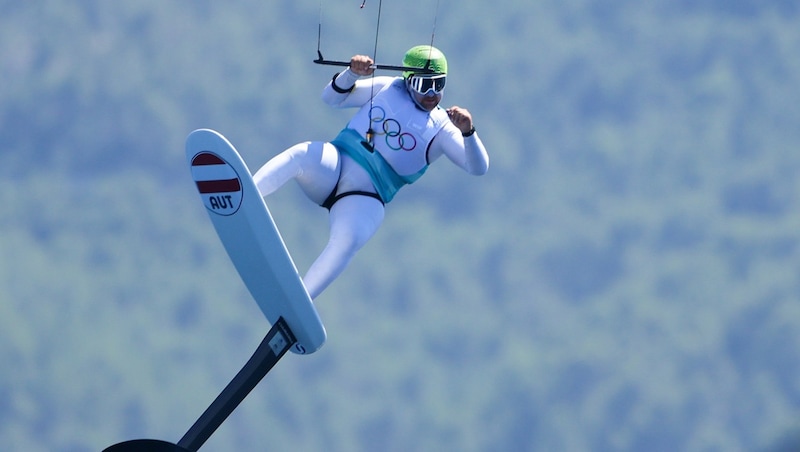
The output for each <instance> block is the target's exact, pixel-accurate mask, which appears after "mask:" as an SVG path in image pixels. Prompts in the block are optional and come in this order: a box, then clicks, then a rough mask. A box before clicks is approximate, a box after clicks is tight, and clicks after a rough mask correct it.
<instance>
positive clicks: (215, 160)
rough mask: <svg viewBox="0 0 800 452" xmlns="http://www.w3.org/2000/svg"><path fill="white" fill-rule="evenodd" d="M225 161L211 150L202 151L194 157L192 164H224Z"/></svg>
mask: <svg viewBox="0 0 800 452" xmlns="http://www.w3.org/2000/svg"><path fill="white" fill-rule="evenodd" d="M224 164H225V161H224V160H222V159H221V158H219V157H217V156H216V155H214V154H212V153H210V152H202V153H200V154H197V155H195V156H194V158H193V159H192V166H201V165H224Z"/></svg>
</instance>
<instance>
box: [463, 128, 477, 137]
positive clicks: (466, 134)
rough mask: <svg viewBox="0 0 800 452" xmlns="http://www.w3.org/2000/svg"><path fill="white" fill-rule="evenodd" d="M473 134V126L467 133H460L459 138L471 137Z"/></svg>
mask: <svg viewBox="0 0 800 452" xmlns="http://www.w3.org/2000/svg"><path fill="white" fill-rule="evenodd" d="M474 133H475V126H472V128H471V129H469V132H461V136H462V137H464V138H466V137H471V136H472V135H473V134H474Z"/></svg>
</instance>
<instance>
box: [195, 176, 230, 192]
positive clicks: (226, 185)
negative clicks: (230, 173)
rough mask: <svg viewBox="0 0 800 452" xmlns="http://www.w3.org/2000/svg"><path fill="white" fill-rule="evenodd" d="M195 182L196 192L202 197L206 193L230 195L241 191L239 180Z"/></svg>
mask: <svg viewBox="0 0 800 452" xmlns="http://www.w3.org/2000/svg"><path fill="white" fill-rule="evenodd" d="M195 182H196V183H197V190H198V191H200V193H202V194H204V195H205V194H208V193H230V192H235V191H240V190H241V189H242V186H241V185H240V184H239V179H227V180H199V181H195Z"/></svg>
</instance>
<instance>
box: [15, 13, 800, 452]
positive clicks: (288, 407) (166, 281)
mask: <svg viewBox="0 0 800 452" xmlns="http://www.w3.org/2000/svg"><path fill="white" fill-rule="evenodd" d="M378 3H379V2H377V1H372V0H367V2H366V5H365V7H364V8H363V9H359V4H360V1H336V2H331V1H329V2H323V5H322V8H321V14H320V4H319V3H318V2H311V1H307V0H293V1H282V0H276V1H254V0H234V1H226V2H212V1H211V0H191V1H189V0H138V1H135V2H116V1H115V2H111V1H100V0H82V1H75V2H63V1H56V0H38V1H32V2H19V1H8V0H3V1H0V7H1V9H2V11H3V14H2V15H0V80H2V88H0V138H2V141H1V143H2V149H1V150H0V205H2V206H3V209H2V213H0V250H2V256H3V259H2V261H0V361H1V362H2V366H1V367H0V444H2V446H1V447H2V449H3V450H12V451H26V452H36V451H98V450H101V449H102V448H104V447H106V446H108V445H110V444H112V443H115V442H119V441H122V440H126V439H132V438H139V437H149V438H161V439H167V440H172V441H177V440H178V439H179V438H180V436H181V435H182V434H183V433H184V432H185V431H186V429H188V427H189V426H190V425H191V423H192V422H193V421H194V420H195V419H196V418H197V417H198V416H199V415H200V413H201V412H202V411H203V410H204V409H205V407H206V406H207V405H208V404H209V403H210V402H211V400H212V399H213V397H215V396H216V395H217V394H218V393H219V391H220V390H221V389H222V387H223V386H224V385H225V384H226V383H227V382H228V381H229V380H230V379H231V378H232V377H233V375H234V374H235V373H236V372H237V371H238V370H239V368H240V367H241V366H242V365H243V364H244V362H245V361H246V360H247V358H248V357H249V356H250V354H251V353H252V352H253V351H254V350H255V347H256V346H257V345H258V343H259V341H260V339H261V338H262V337H263V335H264V334H265V333H266V330H267V328H268V324H267V322H266V320H265V319H264V318H263V316H262V315H261V314H260V312H259V310H258V308H257V306H256V304H255V303H254V302H253V301H252V300H251V298H250V297H249V295H248V294H247V292H246V290H245V289H244V287H243V286H242V284H241V282H240V281H239V279H238V277H237V275H236V273H235V271H234V269H233V267H232V265H231V264H230V262H229V261H228V258H227V256H226V255H225V252H224V250H223V248H222V246H221V245H220V243H219V241H218V239H217V237H216V235H215V233H214V231H213V228H212V226H211V223H210V221H209V220H208V218H207V214H206V212H205V210H204V209H203V207H202V205H201V203H200V201H199V199H198V196H197V193H196V192H195V188H194V186H193V183H192V181H191V178H190V175H189V171H188V169H187V165H186V162H185V161H184V155H183V143H184V139H185V137H186V135H187V134H188V133H189V132H190V131H191V130H193V129H196V128H200V127H211V128H214V129H216V130H219V131H220V132H222V133H223V134H225V135H226V136H227V137H228V138H229V139H230V140H231V141H232V142H233V143H234V145H236V146H237V147H238V149H239V150H240V152H241V153H242V154H243V156H244V158H245V160H246V161H247V162H248V164H249V165H250V167H251V169H253V168H257V167H258V166H260V165H261V164H262V163H263V162H265V161H266V160H267V159H268V158H269V157H271V156H273V155H275V154H276V153H278V152H280V151H281V150H283V149H284V148H286V147H288V146H290V145H292V144H294V143H296V142H300V141H305V140H327V139H331V138H332V137H334V136H335V134H336V133H337V132H338V130H339V129H340V128H341V127H342V126H343V125H344V124H345V123H346V121H347V119H348V118H349V115H350V114H351V112H349V111H337V110H333V109H331V108H329V107H327V106H325V105H324V104H323V103H322V101H321V100H320V98H319V94H320V92H321V89H322V87H323V86H324V85H325V84H326V83H327V82H328V81H329V80H330V77H331V76H332V74H333V72H334V69H332V68H330V67H322V66H318V65H314V64H313V63H312V59H313V58H315V57H316V52H315V50H316V45H317V26H318V21H319V20H320V16H321V17H322V50H323V52H324V53H325V56H326V57H327V58H331V59H348V58H349V57H350V56H351V55H353V54H356V53H363V54H371V53H372V51H373V45H374V39H375V18H376V16H377V14H376V13H377V7H378ZM383 3H384V5H383V13H382V21H381V30H380V36H379V38H380V39H379V44H378V55H377V56H378V60H379V61H380V62H383V63H386V64H398V63H399V61H400V59H401V58H402V54H403V52H404V51H405V50H406V49H407V48H409V47H411V46H412V45H415V44H419V43H428V42H430V40H431V32H432V30H433V28H434V22H435V30H436V33H435V44H436V45H437V46H438V47H440V48H441V49H442V50H443V51H444V52H445V53H446V54H447V55H448V58H449V62H450V77H449V81H448V88H447V92H446V94H445V98H444V104H445V105H446V106H449V105H454V104H457V105H462V106H466V107H468V108H469V109H470V110H471V111H472V113H473V115H474V117H475V124H476V126H477V128H478V130H479V133H480V135H481V137H482V139H483V141H484V143H485V144H486V146H487V148H488V150H489V151H490V153H491V158H492V161H491V168H490V171H489V173H488V174H487V175H486V176H484V177H481V178H474V177H471V176H468V175H466V174H464V173H463V172H461V171H460V170H458V169H457V168H455V167H454V166H452V165H450V164H448V163H447V162H446V161H444V160H443V161H441V162H438V163H437V164H436V165H434V167H433V168H432V169H431V170H430V171H429V173H428V174H427V176H426V177H425V178H423V179H422V180H420V181H419V182H418V183H416V184H415V185H413V186H411V187H408V188H406V189H405V190H404V191H402V192H401V193H400V194H399V195H398V197H397V198H396V199H395V200H394V201H393V202H392V203H391V204H390V205H389V209H388V211H387V218H386V221H385V223H384V225H383V227H382V229H381V230H380V231H379V232H378V234H377V236H376V237H375V238H374V239H373V240H372V241H371V242H370V243H369V244H368V245H367V246H366V247H365V249H364V250H363V251H362V252H361V253H360V254H359V255H358V256H357V257H356V259H355V261H354V262H353V264H352V265H351V266H350V268H349V269H348V270H347V271H346V272H345V274H344V275H343V276H342V277H341V278H340V279H339V280H337V281H336V282H335V283H334V284H333V286H331V287H330V289H329V290H328V291H327V292H325V293H324V294H323V295H322V296H321V297H320V298H319V299H318V300H317V306H318V309H319V311H320V315H321V317H322V319H323V321H324V323H325V325H326V327H327V330H328V334H329V338H328V342H327V343H326V345H325V346H324V347H323V348H322V349H321V350H320V351H319V352H317V353H315V354H313V355H310V356H302V357H301V356H296V355H290V356H287V357H286V358H284V359H283V360H282V361H281V362H280V363H279V364H278V366H277V367H276V368H275V369H274V370H273V371H272V372H271V373H270V375H269V376H268V377H267V378H266V379H265V380H264V381H263V382H262V383H261V385H260V386H259V387H258V388H256V390H255V391H254V392H253V393H252V394H251V395H250V396H249V397H248V398H247V399H246V400H245V402H244V403H243V404H242V406H241V407H240V408H239V409H238V410H237V411H236V412H235V413H234V414H233V416H232V417H231V418H230V419H229V420H228V421H227V422H226V423H225V424H224V425H223V426H222V428H220V430H218V431H217V433H216V434H215V435H214V436H213V437H212V438H211V440H210V441H209V442H208V443H207V445H206V446H205V447H204V449H203V450H210V451H214V450H217V451H228V450H237V451H263V450H296V451H321V450H325V451H334V452H335V451H376V450H384V451H409V450H420V451H439V450H460V451H497V450H509V451H510V450H520V451H522V450H525V451H539V450H542V451H545V450H547V451H556V450H558V451H643V450H647V451H676V450H683V451H716V450H720V451H723V450H724V451H738V450H742V451H789V450H797V449H798V448H799V447H800V433H799V432H800V417H799V416H800V305H798V298H800V182H798V177H797V174H798V173H800V152H798V151H800V149H799V148H800V27H798V23H800V20H799V19H800V4H799V3H797V2H796V1H794V0H691V1H689V0H685V1H684V0H648V1H638V0H612V1H598V0H566V1H563V0H538V1H529V0H524V1H522V0H520V1H510V2H501V3H494V2H486V1H479V0H460V1H457V2H456V1H453V0H441V1H440V2H439V1H437V2H434V1H432V0H416V1H403V2H400V1H386V2H383ZM437 3H440V6H439V8H438V15H436V14H435V11H436V9H437V7H436V4H437ZM435 16H436V21H434V18H435ZM268 203H269V204H270V207H271V209H272V211H273V214H274V215H275V217H276V221H277V223H278V226H279V228H280V229H281V231H282V233H283V234H284V236H285V239H286V241H287V244H288V246H289V249H290V250H291V252H292V254H293V256H294V257H295V260H296V262H297V265H298V267H299V269H300V270H301V271H304V270H305V269H306V268H307V267H308V265H309V264H310V263H311V262H312V260H313V259H314V258H315V257H316V255H317V254H318V253H319V251H320V250H321V248H322V247H323V246H324V244H325V241H326V239H327V216H326V213H325V211H324V210H323V209H320V208H318V207H315V206H313V205H312V204H311V203H310V202H308V201H306V200H305V198H304V197H303V195H302V193H301V192H300V190H299V189H297V188H296V187H295V186H293V185H292V186H287V188H285V189H283V190H282V191H280V192H279V193H276V194H275V195H273V196H271V197H270V198H269V199H268Z"/></svg>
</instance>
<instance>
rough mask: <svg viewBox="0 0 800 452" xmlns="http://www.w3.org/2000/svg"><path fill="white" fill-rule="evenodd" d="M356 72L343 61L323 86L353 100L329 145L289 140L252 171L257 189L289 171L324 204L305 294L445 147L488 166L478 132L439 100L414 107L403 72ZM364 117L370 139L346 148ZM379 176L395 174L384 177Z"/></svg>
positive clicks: (337, 267) (330, 99) (462, 161)
mask: <svg viewBox="0 0 800 452" xmlns="http://www.w3.org/2000/svg"><path fill="white" fill-rule="evenodd" d="M358 79H359V77H358V75H356V74H354V73H352V72H351V71H350V70H349V69H346V70H344V71H342V72H341V73H339V74H337V76H336V77H334V79H333V80H332V81H331V82H330V83H328V85H327V86H326V87H325V89H324V90H323V92H322V99H323V100H324V101H325V103H327V104H328V105H331V106H333V107H337V108H360V110H359V112H358V113H356V115H355V116H354V117H353V119H352V120H351V121H350V122H349V123H348V125H347V127H346V128H345V131H343V134H340V136H339V137H337V140H334V143H337V144H336V145H334V144H333V143H329V142H328V143H323V142H319V141H315V142H305V143H300V144H296V145H294V146H292V147H290V148H289V149H287V150H285V151H283V152H282V153H280V154H278V155H277V156H275V157H274V158H272V159H271V160H269V161H268V162H267V163H266V164H264V166H262V167H261V168H260V169H259V170H258V171H257V172H256V173H255V175H254V176H253V179H254V181H255V183H256V185H257V187H258V189H259V191H260V192H261V195H262V196H267V195H269V194H271V193H273V192H274V191H276V190H277V189H278V188H280V187H281V186H283V185H284V184H285V183H286V182H288V181H289V180H291V179H295V180H296V181H297V182H298V184H299V185H300V187H301V188H302V190H303V192H304V193H305V194H306V196H308V198H309V199H311V200H312V201H313V202H315V203H317V204H319V205H321V206H324V207H327V208H328V209H329V210H330V237H329V240H328V244H327V246H326V247H325V249H324V250H323V251H322V253H321V254H320V256H319V257H318V258H317V260H316V261H315V262H314V263H313V264H312V265H311V267H310V268H309V269H308V271H307V272H306V275H305V277H304V278H303V282H304V284H305V286H306V288H307V289H308V292H309V295H310V296H311V298H312V299H314V298H316V297H317V296H318V295H319V294H320V293H321V292H322V291H323V290H324V289H325V288H326V287H327V286H328V285H329V284H330V283H331V282H333V280H334V279H336V277H337V276H339V274H341V272H342V271H343V270H344V269H345V267H346V266H347V264H348V263H349V262H350V260H351V259H352V258H353V256H354V255H355V253H356V252H357V251H358V250H359V249H360V248H361V247H362V246H364V244H365V243H366V242H367V241H368V240H369V239H370V238H371V237H372V236H373V235H374V234H375V231H377V229H378V227H379V226H380V224H381V222H382V221H383V215H384V204H385V203H387V202H389V201H391V198H392V197H393V196H394V193H395V192H396V191H397V189H399V188H400V186H401V185H403V184H407V183H412V182H413V181H415V180H416V179H417V178H418V177H419V176H421V175H422V173H424V172H425V169H427V167H428V165H429V164H431V163H433V161H435V160H436V159H438V158H439V157H441V156H442V155H446V156H447V157H448V159H449V160H451V161H452V162H453V163H455V164H456V165H458V166H459V167H461V168H463V169H464V170H465V171H466V172H468V173H470V174H474V175H482V174H484V173H485V172H486V171H487V169H488V167H489V157H488V154H487V153H486V149H485V148H484V146H483V144H482V143H481V141H480V138H479V137H478V135H477V133H473V134H472V135H471V136H469V137H466V138H465V137H463V136H462V134H461V131H460V130H459V129H458V128H457V127H456V126H455V125H453V124H452V123H451V122H450V121H449V119H448V118H447V113H446V112H445V111H444V110H443V109H441V108H440V107H437V108H436V109H434V111H432V112H430V113H428V112H425V111H423V110H421V109H419V108H418V107H417V106H416V104H415V103H414V101H413V99H412V97H411V94H410V93H408V91H406V88H405V82H404V81H403V79H402V78H400V77H371V78H369V79H364V80H358ZM401 89H402V90H401ZM372 96H374V98H372ZM371 98H372V102H370V99H371ZM376 107H377V108H376ZM370 108H372V113H370ZM370 119H371V120H372V124H373V127H372V129H373V130H374V131H375V136H374V139H373V146H365V147H364V152H360V154H363V155H361V156H359V155H355V156H353V153H354V151H353V149H354V148H355V145H354V144H353V143H355V142H356V141H358V140H357V138H358V137H359V135H360V138H361V140H363V141H364V142H366V132H367V129H368V128H369V127H368V125H369V124H370ZM354 132H357V134H354ZM348 133H349V136H350V138H351V139H350V140H349V141H350V142H351V146H350V148H351V149H350V150H349V151H348V150H347V149H344V148H346V147H348V146H347V145H346V143H345V144H342V143H343V142H344V141H348V140H342V136H343V135H348ZM356 144H358V143H356ZM371 154H379V155H371ZM354 157H355V159H354ZM365 159H366V160H375V159H377V160H378V161H379V164H372V166H370V165H371V164H370V162H369V161H365ZM376 168H377V169H376ZM387 173H391V174H387ZM382 178H386V179H393V180H394V182H393V183H388V185H386V184H383V181H382V180H381V179H382ZM376 187H378V188H376Z"/></svg>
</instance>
